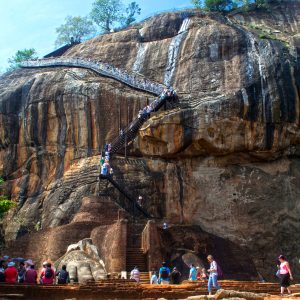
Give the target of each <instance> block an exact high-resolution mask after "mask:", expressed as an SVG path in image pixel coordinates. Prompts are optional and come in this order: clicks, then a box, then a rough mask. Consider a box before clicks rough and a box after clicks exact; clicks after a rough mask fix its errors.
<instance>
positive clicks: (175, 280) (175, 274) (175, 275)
mask: <svg viewBox="0 0 300 300" xmlns="http://www.w3.org/2000/svg"><path fill="white" fill-rule="evenodd" d="M170 277H171V282H172V284H180V277H181V273H180V272H179V271H178V270H177V268H176V267H174V268H173V270H172V273H171V275H170Z"/></svg>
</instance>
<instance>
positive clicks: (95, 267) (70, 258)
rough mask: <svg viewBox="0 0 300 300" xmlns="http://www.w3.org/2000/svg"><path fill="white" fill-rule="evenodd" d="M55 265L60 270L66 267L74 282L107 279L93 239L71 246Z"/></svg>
mask: <svg viewBox="0 0 300 300" xmlns="http://www.w3.org/2000/svg"><path fill="white" fill-rule="evenodd" d="M55 265H56V267H57V268H58V269H59V270H60V269H61V267H62V266H63V265H66V266H67V270H70V280H72V281H73V282H79V283H84V282H87V281H96V280H100V279H106V277H107V276H106V275H107V272H106V270H105V264H104V262H103V260H102V259H101V258H100V256H99V253H98V249H97V247H96V246H95V245H93V241H92V239H83V240H81V241H79V242H78V243H76V244H72V245H69V247H68V249H67V252H66V254H65V255H64V256H62V257H61V258H59V259H58V261H57V262H56V263H55Z"/></svg>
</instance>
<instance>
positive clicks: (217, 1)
mask: <svg viewBox="0 0 300 300" xmlns="http://www.w3.org/2000/svg"><path fill="white" fill-rule="evenodd" d="M191 3H192V4H193V5H194V6H195V7H196V8H201V7H202V1H200V0H191ZM236 6H237V2H236V0H204V5H203V8H205V9H207V10H210V11H228V10H231V9H232V8H234V7H236Z"/></svg>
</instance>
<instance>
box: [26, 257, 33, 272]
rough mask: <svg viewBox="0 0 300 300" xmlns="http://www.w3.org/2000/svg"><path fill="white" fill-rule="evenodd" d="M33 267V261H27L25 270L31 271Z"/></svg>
mask: <svg viewBox="0 0 300 300" xmlns="http://www.w3.org/2000/svg"><path fill="white" fill-rule="evenodd" d="M32 265H33V262H32V260H31V259H28V260H26V261H25V269H26V270H29V269H30V267H31V266H32Z"/></svg>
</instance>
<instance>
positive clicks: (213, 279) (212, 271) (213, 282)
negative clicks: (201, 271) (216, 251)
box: [207, 255, 220, 295]
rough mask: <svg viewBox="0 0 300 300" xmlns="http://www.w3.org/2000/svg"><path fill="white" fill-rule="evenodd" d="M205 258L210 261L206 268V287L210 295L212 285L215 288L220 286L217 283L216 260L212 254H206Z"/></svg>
mask: <svg viewBox="0 0 300 300" xmlns="http://www.w3.org/2000/svg"><path fill="white" fill-rule="evenodd" d="M207 260H208V261H209V263H210V268H209V269H208V270H207V272H208V273H209V278H208V284H207V287H208V292H209V294H210V295H211V294H212V287H214V288H216V289H217V290H218V289H220V286H219V284H218V265H217V262H216V261H215V260H214V258H213V257H212V255H208V256H207Z"/></svg>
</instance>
